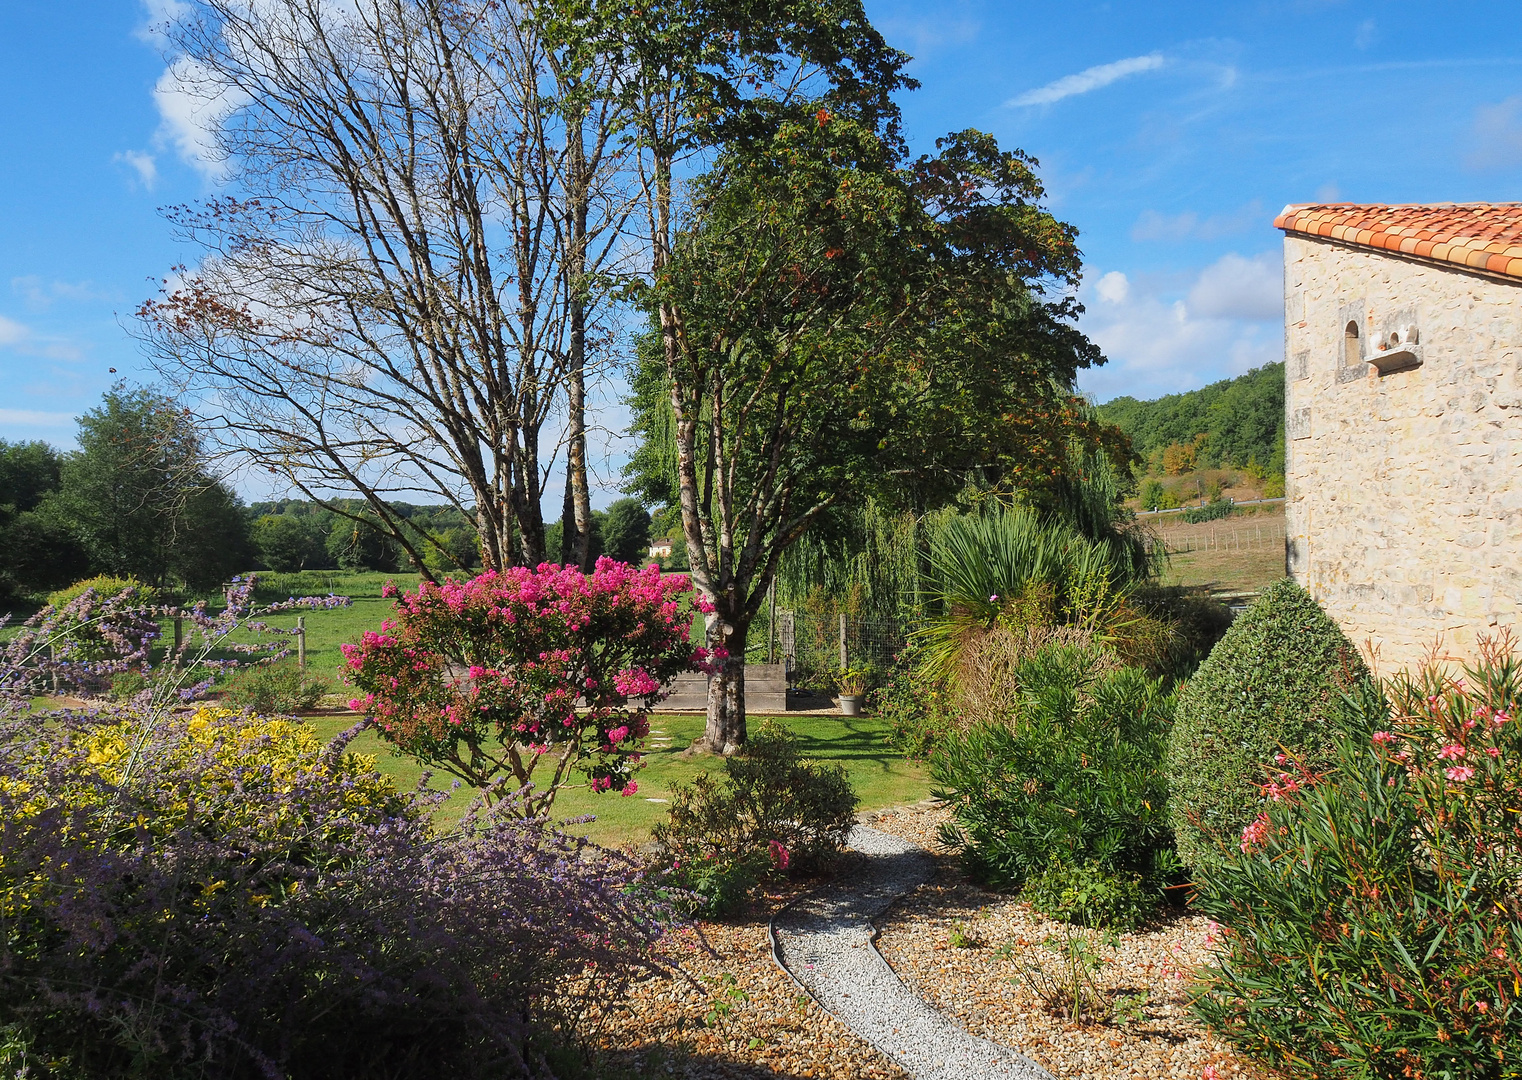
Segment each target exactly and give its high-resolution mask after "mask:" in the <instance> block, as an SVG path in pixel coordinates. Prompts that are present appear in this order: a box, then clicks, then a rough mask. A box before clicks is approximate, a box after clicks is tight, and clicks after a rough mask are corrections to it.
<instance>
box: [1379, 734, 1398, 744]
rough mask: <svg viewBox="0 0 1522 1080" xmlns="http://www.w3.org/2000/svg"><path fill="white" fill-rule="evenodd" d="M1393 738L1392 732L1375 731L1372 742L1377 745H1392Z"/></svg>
mask: <svg viewBox="0 0 1522 1080" xmlns="http://www.w3.org/2000/svg"><path fill="white" fill-rule="evenodd" d="M1395 738H1396V736H1395V732H1393V731H1376V732H1375V733H1374V741H1375V742H1377V743H1392V742H1394V741H1395Z"/></svg>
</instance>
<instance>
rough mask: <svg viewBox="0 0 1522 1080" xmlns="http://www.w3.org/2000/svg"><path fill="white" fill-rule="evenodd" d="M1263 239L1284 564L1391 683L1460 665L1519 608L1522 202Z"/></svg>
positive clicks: (1359, 214) (1356, 217)
mask: <svg viewBox="0 0 1522 1080" xmlns="http://www.w3.org/2000/svg"><path fill="white" fill-rule="evenodd" d="M1274 225H1275V226H1276V227H1277V228H1280V229H1283V230H1284V335H1285V358H1286V365H1285V367H1286V372H1285V383H1286V385H1285V391H1286V392H1285V411H1286V466H1285V472H1286V477H1285V480H1286V496H1287V503H1286V514H1287V532H1288V537H1287V541H1286V543H1287V553H1286V559H1287V566H1288V570H1289V572H1290V573H1291V574H1292V575H1293V576H1294V578H1295V579H1296V580H1297V581H1299V582H1300V583H1301V584H1302V585H1304V586H1305V587H1306V588H1307V589H1308V590H1310V592H1311V593H1312V595H1314V596H1315V597H1316V599H1317V600H1319V601H1320V602H1321V604H1322V605H1323V606H1324V607H1325V608H1326V610H1327V611H1328V613H1329V614H1331V615H1332V617H1333V618H1335V619H1336V620H1337V621H1338V623H1340V624H1341V625H1342V627H1343V628H1344V630H1346V631H1347V633H1348V636H1349V637H1350V638H1352V639H1353V641H1354V642H1355V643H1357V644H1358V645H1360V646H1364V645H1366V644H1367V645H1371V646H1373V647H1374V649H1375V650H1376V651H1377V653H1378V655H1379V658H1380V660H1381V667H1382V668H1384V669H1386V670H1389V669H1391V668H1393V667H1396V666H1401V665H1405V664H1409V663H1411V662H1413V661H1415V660H1418V659H1420V657H1421V656H1422V655H1423V654H1424V653H1425V651H1426V650H1427V648H1428V647H1430V646H1431V645H1432V643H1433V642H1434V640H1436V639H1437V638H1439V637H1441V638H1442V641H1443V644H1444V646H1445V647H1446V648H1447V650H1448V652H1449V653H1450V655H1454V656H1465V655H1471V654H1472V652H1473V644H1474V639H1475V637H1476V635H1477V634H1480V633H1483V632H1486V631H1492V632H1493V631H1494V629H1495V628H1498V627H1502V626H1514V624H1515V623H1516V620H1517V615H1518V611H1519V609H1522V204H1519V203H1505V204H1494V203H1472V204H1438V205H1432V206H1356V205H1348V204H1335V205H1304V206H1288V207H1285V209H1284V212H1283V213H1282V214H1280V215H1279V216H1278V218H1276V219H1275V221H1274ZM1519 632H1522V631H1519Z"/></svg>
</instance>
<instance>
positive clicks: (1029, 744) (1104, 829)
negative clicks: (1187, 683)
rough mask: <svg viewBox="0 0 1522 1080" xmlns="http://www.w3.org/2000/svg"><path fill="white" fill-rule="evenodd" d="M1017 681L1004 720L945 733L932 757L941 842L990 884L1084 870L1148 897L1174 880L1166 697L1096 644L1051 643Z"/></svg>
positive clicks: (1007, 885)
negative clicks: (1165, 762)
mask: <svg viewBox="0 0 1522 1080" xmlns="http://www.w3.org/2000/svg"><path fill="white" fill-rule="evenodd" d="M1017 675H1018V681H1019V686H1020V690H1019V694H1018V696H1017V697H1016V698H1015V699H1014V700H1012V701H1011V703H1010V707H1009V711H1008V713H1007V715H1006V716H1005V717H1004V718H1002V719H1001V720H999V721H989V722H984V723H981V724H979V725H977V726H975V727H973V728H971V729H969V730H967V731H965V732H959V733H957V734H955V735H953V736H951V737H950V738H949V739H948V740H947V741H946V743H945V745H944V746H943V747H942V749H941V750H940V751H939V752H938V753H937V754H936V755H935V756H934V757H933V758H932V759H931V762H930V775H931V777H932V778H933V779H934V781H935V783H936V785H937V788H936V792H935V793H936V795H937V796H938V797H939V798H942V799H945V800H946V801H947V802H948V803H949V804H950V806H951V809H952V813H953V814H954V822H948V823H947V825H946V826H944V827H943V836H942V839H943V841H944V842H946V843H947V844H948V845H950V846H952V847H955V848H957V849H959V850H960V852H961V857H962V860H963V863H964V865H965V866H966V867H967V869H968V871H969V872H970V873H971V874H972V875H973V876H974V877H976V878H977V879H979V880H981V881H984V882H986V883H988V884H989V885H991V886H993V887H995V888H1000V889H1014V888H1019V887H1020V886H1021V885H1024V884H1025V883H1026V881H1027V880H1028V879H1030V878H1033V877H1036V876H1037V875H1040V874H1041V873H1042V872H1043V871H1047V870H1049V869H1051V868H1054V867H1058V866H1061V867H1066V868H1070V869H1073V870H1077V869H1079V868H1084V867H1091V868H1094V869H1095V870H1097V871H1100V872H1102V873H1104V874H1107V875H1110V876H1112V877H1114V878H1115V879H1116V880H1117V881H1123V880H1128V879H1129V878H1130V877H1131V876H1140V877H1141V878H1142V879H1143V880H1144V881H1145V882H1146V883H1147V886H1148V888H1149V889H1151V890H1152V895H1153V896H1156V889H1155V887H1156V886H1158V885H1162V884H1168V883H1171V881H1172V879H1173V878H1174V877H1175V875H1176V872H1177V865H1176V862H1175V861H1174V859H1173V857H1172V850H1171V848H1172V834H1171V831H1170V830H1169V828H1168V822H1167V817H1166V809H1167V799H1168V789H1167V783H1166V779H1165V775H1164V772H1163V767H1162V752H1163V747H1164V744H1165V740H1166V738H1167V732H1168V727H1169V724H1170V723H1171V722H1172V718H1173V707H1174V702H1173V697H1172V696H1171V695H1170V694H1168V693H1167V692H1165V689H1164V686H1163V682H1162V680H1160V679H1155V678H1152V677H1151V676H1149V675H1148V674H1147V673H1146V672H1144V671H1142V670H1140V669H1137V668H1118V667H1116V666H1115V665H1114V661H1113V659H1110V660H1107V659H1106V658H1105V657H1104V656H1103V655H1100V654H1099V651H1098V650H1097V649H1096V648H1095V647H1093V646H1089V647H1073V646H1062V645H1053V646H1048V647H1047V648H1045V649H1043V650H1041V651H1040V652H1038V653H1037V654H1036V655H1035V656H1033V657H1031V658H1030V659H1029V660H1026V661H1025V662H1024V663H1022V664H1021V665H1020V666H1019V668H1018V670H1017ZM1058 892H1059V893H1060V889H1059V890H1058Z"/></svg>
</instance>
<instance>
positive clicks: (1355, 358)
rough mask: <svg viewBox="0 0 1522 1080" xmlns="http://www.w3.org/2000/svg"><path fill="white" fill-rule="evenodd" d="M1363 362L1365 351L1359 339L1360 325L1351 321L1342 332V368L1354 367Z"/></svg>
mask: <svg viewBox="0 0 1522 1080" xmlns="http://www.w3.org/2000/svg"><path fill="white" fill-rule="evenodd" d="M1362 362H1363V349H1362V348H1361V347H1360V344H1359V338H1358V323H1357V322H1356V321H1350V322H1349V323H1348V325H1347V326H1345V327H1344V328H1343V331H1342V366H1343V367H1353V366H1354V365H1356V364H1360V363H1362Z"/></svg>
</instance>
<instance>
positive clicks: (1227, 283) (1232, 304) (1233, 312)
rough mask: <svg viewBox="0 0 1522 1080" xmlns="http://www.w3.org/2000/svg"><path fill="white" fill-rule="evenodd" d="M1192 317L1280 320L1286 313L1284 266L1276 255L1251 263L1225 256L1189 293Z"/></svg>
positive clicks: (1256, 256)
mask: <svg viewBox="0 0 1522 1080" xmlns="http://www.w3.org/2000/svg"><path fill="white" fill-rule="evenodd" d="M1189 311H1190V314H1192V315H1196V316H1198V317H1200V318H1204V319H1250V320H1252V319H1256V320H1266V319H1275V318H1279V317H1280V316H1282V315H1283V313H1284V264H1283V260H1282V257H1281V256H1280V255H1279V254H1277V253H1274V252H1264V253H1263V254H1262V255H1255V256H1253V257H1252V258H1251V259H1244V258H1243V257H1242V256H1240V255H1237V254H1235V253H1232V254H1229V255H1223V256H1221V258H1220V259H1218V260H1217V261H1216V262H1215V263H1213V264H1211V265H1210V266H1207V267H1206V268H1205V269H1204V271H1202V272H1201V274H1200V276H1199V280H1197V281H1196V282H1195V283H1194V287H1193V288H1192V289H1190V290H1189Z"/></svg>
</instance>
